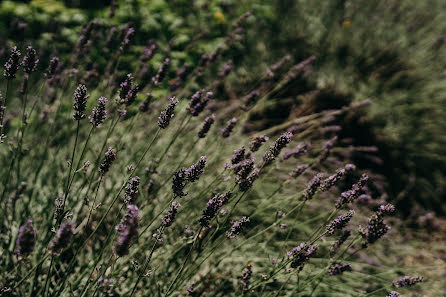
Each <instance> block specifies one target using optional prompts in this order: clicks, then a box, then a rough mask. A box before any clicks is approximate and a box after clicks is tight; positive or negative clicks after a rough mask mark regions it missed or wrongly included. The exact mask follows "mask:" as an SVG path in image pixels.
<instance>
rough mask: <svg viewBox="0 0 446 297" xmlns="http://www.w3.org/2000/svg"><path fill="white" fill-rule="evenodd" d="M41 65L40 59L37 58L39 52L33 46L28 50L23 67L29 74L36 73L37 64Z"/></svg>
mask: <svg viewBox="0 0 446 297" xmlns="http://www.w3.org/2000/svg"><path fill="white" fill-rule="evenodd" d="M38 63H39V58H38V57H37V52H36V50H35V49H34V48H33V47H32V46H28V47H27V48H26V55H25V56H24V57H23V61H22V66H23V71H25V73H27V74H31V72H34V71H36V69H37V64H38Z"/></svg>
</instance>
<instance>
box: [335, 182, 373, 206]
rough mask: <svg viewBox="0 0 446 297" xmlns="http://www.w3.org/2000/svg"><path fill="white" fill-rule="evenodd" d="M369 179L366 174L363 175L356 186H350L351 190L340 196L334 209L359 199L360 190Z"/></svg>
mask: <svg viewBox="0 0 446 297" xmlns="http://www.w3.org/2000/svg"><path fill="white" fill-rule="evenodd" d="M368 179H369V177H368V176H367V174H363V175H362V176H361V178H360V179H359V181H358V182H357V183H356V184H353V185H352V188H351V190H348V191H345V192H343V193H342V194H341V197H340V198H339V199H338V200H337V201H336V208H341V207H342V206H343V205H345V204H347V203H351V202H353V201H354V200H356V199H357V198H358V197H359V194H361V189H362V187H363V186H364V185H365V183H366V182H367V181H368Z"/></svg>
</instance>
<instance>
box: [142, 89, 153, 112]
mask: <svg viewBox="0 0 446 297" xmlns="http://www.w3.org/2000/svg"><path fill="white" fill-rule="evenodd" d="M146 95H147V97H146V100H144V102H142V103H140V104H139V110H140V111H141V112H147V111H148V110H149V105H150V103H151V102H152V99H153V95H152V93H147V94H146Z"/></svg>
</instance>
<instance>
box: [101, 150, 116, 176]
mask: <svg viewBox="0 0 446 297" xmlns="http://www.w3.org/2000/svg"><path fill="white" fill-rule="evenodd" d="M115 160H116V150H115V149H114V148H112V147H109V148H108V149H107V151H106V152H105V158H104V161H102V163H101V165H100V166H99V172H100V173H101V174H102V175H104V174H106V173H107V172H108V171H109V170H110V166H111V164H112V163H113V161H115Z"/></svg>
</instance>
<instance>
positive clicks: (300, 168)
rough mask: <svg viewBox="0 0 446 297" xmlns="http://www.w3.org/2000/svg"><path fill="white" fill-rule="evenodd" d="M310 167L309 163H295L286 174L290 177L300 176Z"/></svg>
mask: <svg viewBox="0 0 446 297" xmlns="http://www.w3.org/2000/svg"><path fill="white" fill-rule="evenodd" d="M309 167H310V165H309V164H303V165H297V167H296V168H294V169H293V171H291V172H290V173H289V174H288V175H289V176H290V177H292V178H298V177H299V176H301V175H302V174H303V173H304V172H305V170H307V169H308V168H309Z"/></svg>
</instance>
